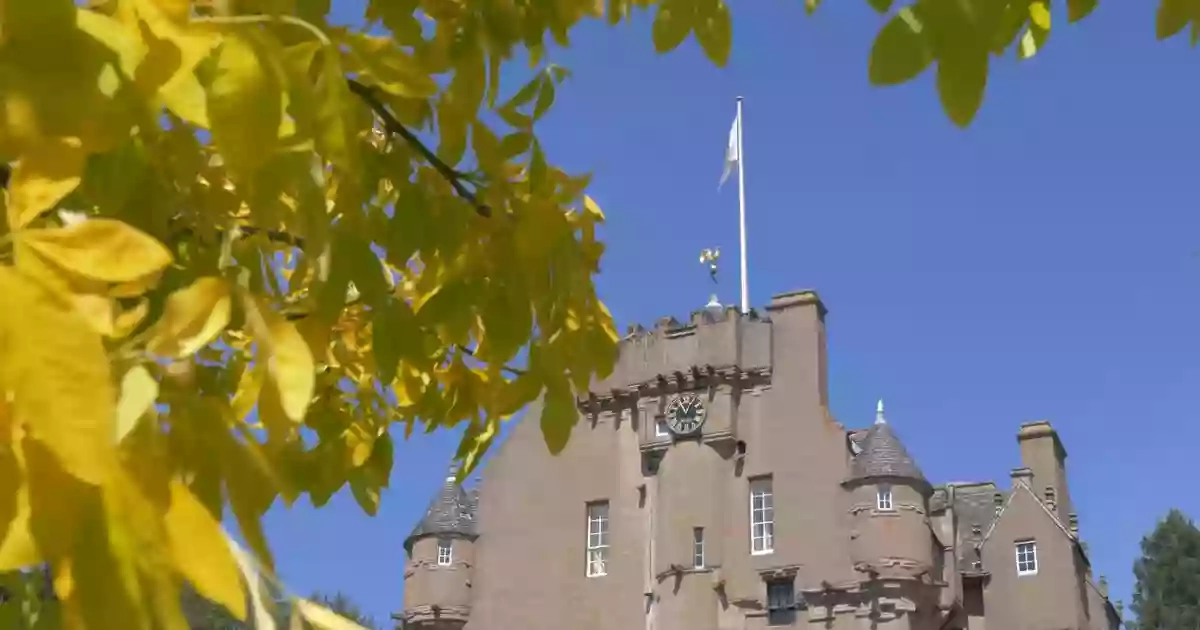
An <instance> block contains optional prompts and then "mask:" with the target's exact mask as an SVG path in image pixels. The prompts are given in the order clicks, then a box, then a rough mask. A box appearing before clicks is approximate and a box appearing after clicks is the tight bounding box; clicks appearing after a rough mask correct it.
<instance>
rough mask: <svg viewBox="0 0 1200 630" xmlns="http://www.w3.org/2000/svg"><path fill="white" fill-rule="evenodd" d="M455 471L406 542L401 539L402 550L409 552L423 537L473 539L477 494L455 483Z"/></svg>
mask: <svg viewBox="0 0 1200 630" xmlns="http://www.w3.org/2000/svg"><path fill="white" fill-rule="evenodd" d="M455 474H456V470H455V468H454V467H453V466H452V467H451V468H450V472H449V474H447V475H446V483H444V484H442V487H441V489H440V490H438V493H437V494H436V495H434V497H433V500H432V501H430V502H429V507H428V508H426V510H425V516H424V517H422V518H421V520H420V521H419V522H418V523H417V526H416V527H414V528H413V530H412V533H411V534H409V535H408V538H406V539H404V548H405V549H406V550H409V551H411V550H412V542H413V540H415V539H417V538H420V537H422V536H433V535H446V534H454V535H458V536H465V537H469V538H474V537H475V536H476V529H475V510H476V507H477V505H478V493H477V491H475V490H474V489H472V490H466V489H464V488H463V487H462V485H460V484H459V483H457V482H456V481H455Z"/></svg>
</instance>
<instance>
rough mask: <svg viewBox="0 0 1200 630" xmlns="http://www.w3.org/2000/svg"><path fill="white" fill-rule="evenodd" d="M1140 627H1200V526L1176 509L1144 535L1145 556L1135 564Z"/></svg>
mask: <svg viewBox="0 0 1200 630" xmlns="http://www.w3.org/2000/svg"><path fill="white" fill-rule="evenodd" d="M1133 574H1134V576H1135V577H1136V578H1137V582H1136V583H1135V584H1134V587H1133V604H1132V606H1130V608H1131V609H1132V610H1133V613H1134V614H1135V615H1137V626H1136V627H1137V628H1141V629H1142V630H1186V629H1189V628H1196V627H1200V529H1197V527H1196V525H1195V523H1193V522H1192V520H1191V519H1189V518H1188V517H1186V516H1185V515H1184V514H1183V512H1180V511H1179V510H1175V509H1172V510H1171V511H1170V512H1168V513H1167V516H1166V518H1164V519H1163V520H1161V521H1159V523H1158V525H1157V526H1156V527H1155V528H1154V531H1153V532H1151V533H1150V535H1148V536H1146V537H1144V538H1142V557H1141V558H1138V560H1137V561H1136V562H1135V563H1134V565H1133Z"/></svg>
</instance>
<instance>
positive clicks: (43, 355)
mask: <svg viewBox="0 0 1200 630" xmlns="http://www.w3.org/2000/svg"><path fill="white" fill-rule="evenodd" d="M0 295H3V296H4V299H5V300H6V303H8V304H19V305H20V308H14V309H10V310H9V312H8V313H7V314H6V315H7V317H6V321H5V323H6V326H5V329H6V330H5V331H4V333H5V336H6V338H7V348H6V352H5V356H4V362H3V366H0V370H3V376H2V377H0V380H2V381H3V382H4V383H5V386H6V387H7V388H8V390H9V391H10V392H11V394H12V404H11V409H12V412H13V416H14V417H15V418H16V421H17V422H19V423H22V424H23V426H24V427H25V428H26V430H27V431H28V434H29V436H30V437H31V438H33V439H35V440H37V441H38V442H40V443H41V444H42V445H44V446H45V447H46V448H48V449H49V450H50V451H51V452H52V453H53V454H54V455H55V456H57V458H58V460H59V464H60V465H61V466H62V467H63V469H65V470H66V471H67V472H68V473H70V474H72V475H74V476H75V477H77V478H79V479H81V480H83V481H85V482H87V483H91V484H100V483H103V482H104V481H105V480H106V479H107V478H108V477H109V475H110V474H111V472H112V470H113V467H114V466H115V464H116V451H115V445H114V444H113V441H112V436H113V432H114V427H113V425H114V421H115V417H116V393H115V392H114V388H113V384H112V378H111V375H110V371H109V370H110V368H109V362H108V355H107V354H106V353H105V350H104V345H103V343H102V342H101V338H100V335H99V334H97V333H96V332H95V331H93V330H91V328H90V327H89V326H88V324H87V323H86V322H85V321H84V320H83V319H81V318H80V317H79V316H78V315H77V314H76V313H75V312H74V311H72V310H71V309H70V307H69V306H68V305H66V304H64V303H63V302H61V301H60V300H58V299H56V298H55V297H54V296H53V295H51V294H49V293H48V292H47V291H45V290H44V289H42V288H41V287H39V286H37V285H36V284H34V283H33V282H32V281H30V280H28V279H26V278H25V277H23V276H20V275H19V274H18V273H17V272H15V271H13V270H12V269H11V268H9V267H0Z"/></svg>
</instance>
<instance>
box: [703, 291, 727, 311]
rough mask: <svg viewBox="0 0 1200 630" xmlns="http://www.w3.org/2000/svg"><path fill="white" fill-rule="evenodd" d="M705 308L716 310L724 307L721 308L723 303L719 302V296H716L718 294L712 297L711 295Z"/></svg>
mask: <svg viewBox="0 0 1200 630" xmlns="http://www.w3.org/2000/svg"><path fill="white" fill-rule="evenodd" d="M704 308H716V309H720V308H723V307H722V306H721V303H720V302H718V301H717V294H716V293H714V294H712V295H711V296H710V297H709V298H708V304H705V305H704Z"/></svg>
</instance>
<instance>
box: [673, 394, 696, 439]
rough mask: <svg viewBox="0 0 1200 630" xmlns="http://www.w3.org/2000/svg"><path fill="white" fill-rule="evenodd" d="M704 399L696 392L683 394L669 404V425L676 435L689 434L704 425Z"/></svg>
mask: <svg viewBox="0 0 1200 630" xmlns="http://www.w3.org/2000/svg"><path fill="white" fill-rule="evenodd" d="M704 416H705V409H704V401H703V400H700V397H699V396H697V395H695V394H681V395H679V396H676V397H675V399H674V400H672V401H671V402H670V403H669V404H668V405H667V426H668V427H670V429H671V432H672V433H674V434H675V435H688V434H691V433H695V432H696V431H699V430H700V427H702V426H704Z"/></svg>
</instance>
